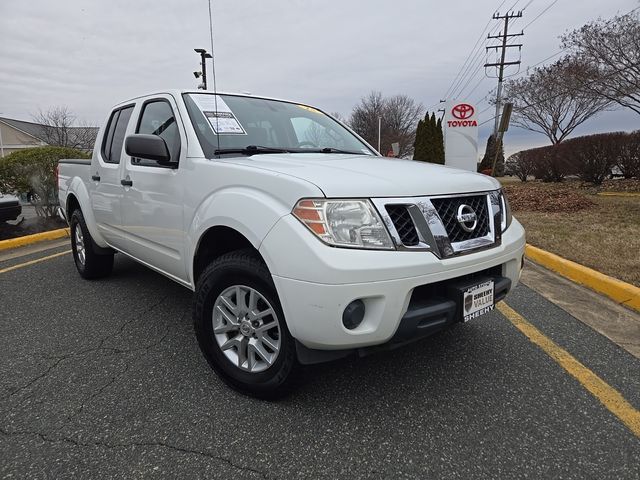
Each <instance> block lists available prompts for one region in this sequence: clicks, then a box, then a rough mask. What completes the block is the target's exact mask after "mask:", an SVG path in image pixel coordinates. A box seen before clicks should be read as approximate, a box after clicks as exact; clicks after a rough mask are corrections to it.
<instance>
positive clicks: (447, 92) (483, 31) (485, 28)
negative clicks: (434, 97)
mask: <svg viewBox="0 0 640 480" xmlns="http://www.w3.org/2000/svg"><path fill="white" fill-rule="evenodd" d="M506 1H507V0H502V3H500V5H498V8H496V10H495V11H496V12H497V11H498V10H499V9H500V8H501V7H502V5H504V4H505V2H506ZM494 13H495V12H494ZM490 24H491V19H489V21H488V22H487V24H486V25H485V26H484V28H483V29H482V32H481V33H480V36H479V37H478V39H477V40H476V43H475V44H474V45H473V48H472V49H471V51H470V52H469V55H467V58H466V59H465V61H464V63H463V64H462V66H461V67H460V70H458V73H457V74H456V76H455V77H454V79H453V82H451V85H449V88H448V89H447V91H446V93H445V94H444V98H447V96H448V95H449V92H450V91H451V89H452V87H453V85H454V84H455V83H456V81H457V79H458V77H459V76H460V73H462V70H463V69H464V67H465V65H466V64H467V62H468V61H469V58H471V56H472V55H473V53H474V52H475V50H476V47H477V46H478V43H480V40H482V38H483V37H484V33H485V32H486V31H487V28H489V25H490Z"/></svg>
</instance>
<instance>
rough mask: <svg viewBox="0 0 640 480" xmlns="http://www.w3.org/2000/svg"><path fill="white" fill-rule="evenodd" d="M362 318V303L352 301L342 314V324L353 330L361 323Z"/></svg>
mask: <svg viewBox="0 0 640 480" xmlns="http://www.w3.org/2000/svg"><path fill="white" fill-rule="evenodd" d="M363 318H364V302H363V301H362V300H360V299H358V300H354V301H353V302H351V303H350V304H349V305H347V308H345V309H344V313H343V314H342V324H343V325H344V326H345V327H346V328H348V329H349V330H353V329H354V328H356V327H357V326H358V325H360V324H361V323H362V319H363Z"/></svg>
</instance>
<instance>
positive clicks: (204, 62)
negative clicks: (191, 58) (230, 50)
mask: <svg viewBox="0 0 640 480" xmlns="http://www.w3.org/2000/svg"><path fill="white" fill-rule="evenodd" d="M193 50H194V51H195V52H196V53H199V54H200V65H201V67H202V71H201V72H193V75H194V76H195V77H196V78H198V77H200V75H198V73H200V74H201V75H202V85H198V88H202V90H206V89H207V58H213V57H212V56H211V54H210V53H208V52H207V51H206V50H205V49H204V48H194V49H193Z"/></svg>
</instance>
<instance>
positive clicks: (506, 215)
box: [500, 190, 513, 232]
mask: <svg viewBox="0 0 640 480" xmlns="http://www.w3.org/2000/svg"><path fill="white" fill-rule="evenodd" d="M500 213H501V215H500V218H501V221H500V228H501V230H502V231H503V232H504V231H505V230H506V229H507V228H509V225H511V220H512V219H513V217H512V215H511V207H509V201H508V200H507V196H506V195H505V193H504V191H503V190H500Z"/></svg>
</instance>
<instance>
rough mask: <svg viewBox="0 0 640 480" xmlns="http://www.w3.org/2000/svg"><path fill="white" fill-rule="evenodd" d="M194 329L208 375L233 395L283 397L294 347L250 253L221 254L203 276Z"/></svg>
mask: <svg viewBox="0 0 640 480" xmlns="http://www.w3.org/2000/svg"><path fill="white" fill-rule="evenodd" d="M194 326H195V330H196V336H197V338H198V343H199V344H200V348H201V350H202V352H203V354H204V356H205V357H206V359H207V361H208V362H209V364H210V365H211V367H212V368H213V370H214V371H215V372H216V373H217V374H218V375H219V376H220V378H222V379H223V380H224V381H225V382H226V383H227V384H228V385H230V386H232V387H233V388H235V389H236V390H238V391H240V392H242V393H245V394H248V395H252V396H255V397H259V398H277V397H280V396H282V395H283V394H285V393H286V392H287V391H288V389H289V387H290V385H291V383H292V379H293V373H294V370H295V367H296V359H295V345H294V340H293V337H291V334H290V333H289V330H288V329H287V325H286V322H285V319H284V313H283V311H282V308H281V306H280V301H279V299H278V295H277V293H276V290H275V287H274V285H273V281H272V279H271V274H270V273H269V270H268V269H267V267H266V265H265V264H264V262H263V261H262V259H261V258H259V257H258V256H257V255H256V254H255V253H254V252H252V251H250V250H242V251H237V252H231V253H228V254H225V255H223V256H221V257H220V258H218V259H217V260H215V261H214V262H213V263H212V264H211V265H209V267H208V268H206V269H205V271H204V272H203V273H202V275H201V277H200V279H199V281H198V284H197V287H196V296H195V308H194Z"/></svg>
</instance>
